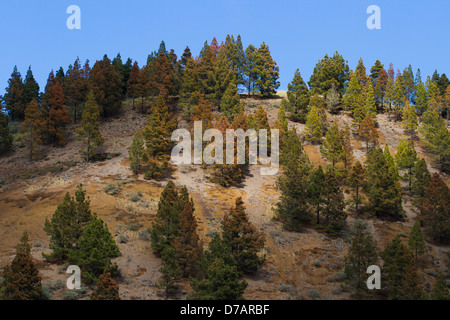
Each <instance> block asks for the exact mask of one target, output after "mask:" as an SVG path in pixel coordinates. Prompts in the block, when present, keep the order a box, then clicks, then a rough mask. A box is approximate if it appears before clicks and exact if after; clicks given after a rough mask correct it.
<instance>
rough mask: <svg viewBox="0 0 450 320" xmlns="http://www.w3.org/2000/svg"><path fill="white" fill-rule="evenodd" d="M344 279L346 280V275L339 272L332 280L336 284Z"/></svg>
mask: <svg viewBox="0 0 450 320" xmlns="http://www.w3.org/2000/svg"><path fill="white" fill-rule="evenodd" d="M346 278H347V275H346V274H345V272H344V271H340V272H338V273H337V274H336V275H335V276H334V280H335V281H337V282H341V281H344V280H345V279H346Z"/></svg>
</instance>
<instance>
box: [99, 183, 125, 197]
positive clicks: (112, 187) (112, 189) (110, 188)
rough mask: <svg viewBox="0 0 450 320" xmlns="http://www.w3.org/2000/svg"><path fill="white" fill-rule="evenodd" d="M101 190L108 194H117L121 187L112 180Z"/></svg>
mask: <svg viewBox="0 0 450 320" xmlns="http://www.w3.org/2000/svg"><path fill="white" fill-rule="evenodd" d="M103 191H105V192H106V193H107V194H109V195H115V194H118V193H119V192H120V191H121V189H120V187H118V186H117V185H116V184H115V183H114V182H111V183H108V185H107V186H106V187H105V188H103Z"/></svg>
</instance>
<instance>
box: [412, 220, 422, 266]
mask: <svg viewBox="0 0 450 320" xmlns="http://www.w3.org/2000/svg"><path fill="white" fill-rule="evenodd" d="M408 245H409V247H410V248H411V249H412V250H413V251H414V256H415V259H416V263H417V258H418V255H419V254H423V253H424V252H425V251H424V250H425V240H424V238H423V234H422V228H421V227H420V222H419V220H417V221H416V222H415V223H414V226H413V227H412V229H411V232H410V234H409V241H408Z"/></svg>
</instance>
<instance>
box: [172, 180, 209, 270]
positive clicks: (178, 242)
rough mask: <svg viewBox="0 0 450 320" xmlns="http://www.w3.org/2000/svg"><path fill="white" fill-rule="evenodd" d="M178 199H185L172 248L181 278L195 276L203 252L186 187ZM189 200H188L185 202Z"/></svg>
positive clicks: (192, 204) (191, 202) (192, 203)
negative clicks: (181, 274)
mask: <svg viewBox="0 0 450 320" xmlns="http://www.w3.org/2000/svg"><path fill="white" fill-rule="evenodd" d="M180 197H182V198H185V199H186V201H182V202H181V203H184V207H183V209H182V210H181V212H180V214H179V222H178V236H177V237H176V238H175V241H174V243H173V247H174V248H175V251H176V256H177V262H178V265H179V268H180V270H181V271H182V273H183V277H189V276H195V275H196V274H197V271H198V270H197V267H198V265H197V264H198V262H199V260H200V257H201V255H202V252H203V248H202V244H201V242H200V239H199V236H198V234H197V220H196V218H195V216H194V210H195V209H194V202H193V201H192V198H189V194H188V191H187V189H186V187H184V186H183V188H182V189H181V191H180ZM187 199H189V200H187Z"/></svg>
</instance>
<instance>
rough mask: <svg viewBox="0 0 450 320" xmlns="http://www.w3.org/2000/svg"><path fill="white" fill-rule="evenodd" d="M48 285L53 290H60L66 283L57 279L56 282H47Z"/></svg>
mask: <svg viewBox="0 0 450 320" xmlns="http://www.w3.org/2000/svg"><path fill="white" fill-rule="evenodd" d="M46 286H47V287H48V289H50V290H51V291H56V290H60V289H62V288H64V287H65V286H66V284H65V283H64V281H62V280H61V279H57V280H55V281H54V282H49V283H47V284H46Z"/></svg>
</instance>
